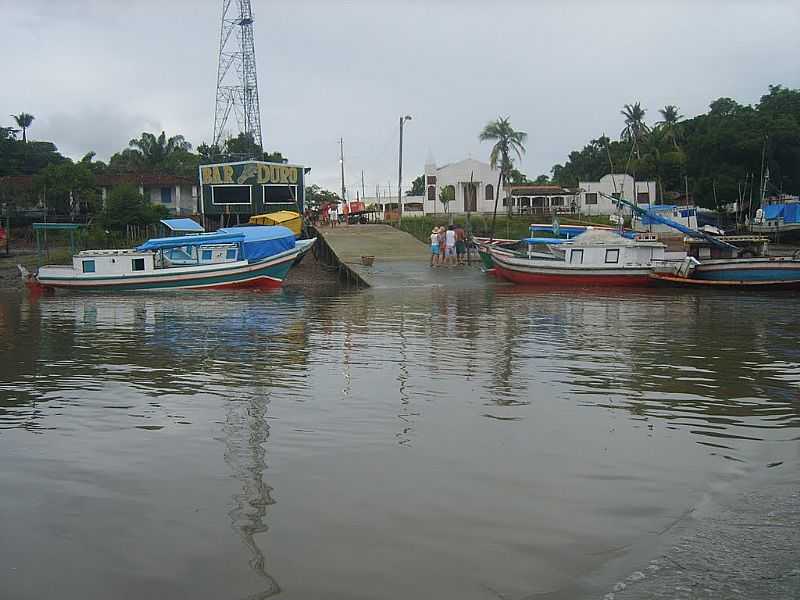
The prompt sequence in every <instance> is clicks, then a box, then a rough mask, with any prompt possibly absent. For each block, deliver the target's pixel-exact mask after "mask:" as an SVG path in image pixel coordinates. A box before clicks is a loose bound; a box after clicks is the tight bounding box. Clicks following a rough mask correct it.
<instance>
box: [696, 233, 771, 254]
mask: <svg viewBox="0 0 800 600" xmlns="http://www.w3.org/2000/svg"><path fill="white" fill-rule="evenodd" d="M717 239H718V240H720V241H722V242H726V243H727V244H730V245H731V246H732V247H724V246H721V245H717V244H713V243H712V242H710V241H707V240H702V239H695V238H686V239H685V240H684V242H685V243H686V254H687V256H691V257H692V258H696V259H697V260H716V259H724V258H754V257H758V256H767V254H768V244H769V238H767V237H764V236H761V235H721V236H718V237H717Z"/></svg>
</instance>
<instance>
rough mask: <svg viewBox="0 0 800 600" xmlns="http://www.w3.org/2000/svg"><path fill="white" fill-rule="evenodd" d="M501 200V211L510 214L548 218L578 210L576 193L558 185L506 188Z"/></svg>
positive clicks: (528, 185) (526, 185) (524, 185)
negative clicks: (506, 190) (505, 193)
mask: <svg viewBox="0 0 800 600" xmlns="http://www.w3.org/2000/svg"><path fill="white" fill-rule="evenodd" d="M507 189H508V193H507V197H505V198H503V202H502V206H503V211H508V209H509V205H510V208H511V213H512V214H520V215H540V216H549V215H552V214H554V213H555V214H570V213H575V212H577V210H578V191H577V190H571V189H568V188H565V187H562V186H560V185H553V184H547V185H539V184H523V185H511V186H508V188H507Z"/></svg>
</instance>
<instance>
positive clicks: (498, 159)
mask: <svg viewBox="0 0 800 600" xmlns="http://www.w3.org/2000/svg"><path fill="white" fill-rule="evenodd" d="M478 139H480V141H482V142H495V144H494V146H492V152H491V154H489V162H490V164H491V166H492V168H493V169H496V168H497V167H498V165H499V167H500V174H499V176H498V178H497V193H496V194H495V196H494V213H493V214H492V238H494V223H495V219H496V218H497V200H498V198H499V197H500V190H502V189H503V182H504V181H505V180H507V179H508V177H509V175H510V174H511V171H512V169H513V168H514V160H513V159H512V158H511V153H512V152H513V153H515V154H516V155H517V158H519V159H522V155H523V154H525V142H526V141H527V139H528V134H527V133H525V132H524V131H515V130H514V128H513V127H512V126H511V122H510V118H509V117H498V118H497V120H496V121H491V122H490V123H487V125H486V127H484V128H483V131H481V133H480V135H479V136H478ZM509 210H511V206H510V205H509Z"/></svg>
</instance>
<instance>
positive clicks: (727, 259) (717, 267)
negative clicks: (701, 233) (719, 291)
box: [653, 235, 800, 289]
mask: <svg viewBox="0 0 800 600" xmlns="http://www.w3.org/2000/svg"><path fill="white" fill-rule="evenodd" d="M717 240H718V241H720V242H724V243H725V244H727V246H718V245H714V244H711V243H709V242H708V241H704V240H691V239H690V240H686V244H687V246H688V253H687V256H686V258H685V259H684V260H683V261H682V262H679V263H673V264H672V265H666V266H665V267H661V268H658V269H656V271H655V272H654V273H653V279H655V280H656V281H659V282H661V283H670V284H685V285H703V284H706V285H709V286H714V287H724V286H727V287H748V288H751V289H763V288H765V287H796V286H797V285H798V284H800V257H798V256H797V255H795V256H769V249H768V239H767V238H766V237H763V236H756V235H737V236H720V237H718V238H717ZM796 254H797V253H796Z"/></svg>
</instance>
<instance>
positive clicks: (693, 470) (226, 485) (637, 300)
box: [0, 286, 800, 598]
mask: <svg viewBox="0 0 800 600" xmlns="http://www.w3.org/2000/svg"><path fill="white" fill-rule="evenodd" d="M794 303H795V301H794V299H793V298H792V297H791V296H789V295H766V296H758V295H748V294H720V293H698V292H694V291H692V292H665V291H657V290H656V291H647V290H645V291H637V292H624V293H623V292H620V291H605V290H603V291H580V290H563V291H562V290H549V291H532V290H523V289H520V288H509V287H492V286H487V287H485V288H474V289H453V290H448V289H446V288H445V287H434V288H430V289H418V290H404V291H401V292H398V291H392V290H383V291H379V290H376V291H367V292H361V293H342V294H339V295H330V294H327V295H326V294H321V295H314V294H310V295H304V294H303V293H299V292H293V293H290V292H282V293H277V294H263V295H251V294H241V295H236V294H233V295H225V294H208V295H205V294H198V295H196V296H193V297H189V298H187V297H179V296H170V295H152V296H119V297H104V296H86V297H83V296H58V297H55V298H43V299H41V300H40V301H38V302H31V301H29V300H27V299H26V298H22V297H18V296H15V295H8V296H6V297H3V298H0V453H2V454H3V455H4V456H6V465H7V469H6V472H5V473H4V474H2V475H0V485H3V486H4V489H14V490H15V491H14V493H13V494H12V495H11V496H10V497H9V498H7V499H5V500H3V499H0V509H6V512H7V514H8V511H17V512H19V513H20V514H21V516H20V518H19V527H20V531H26V532H27V533H25V534H24V536H23V537H24V538H25V537H27V540H25V541H24V543H21V544H20V549H19V550H18V552H17V556H18V557H19V556H23V557H24V559H25V560H27V561H32V562H35V561H38V560H40V559H41V556H42V554H43V553H44V550H43V548H44V546H42V545H41V544H40V543H39V542H38V541H37V540H38V539H39V537H38V536H39V535H40V533H41V536H43V537H44V538H46V537H47V535H49V534H48V533H47V532H48V531H50V530H51V529H59V531H61V530H63V528H64V527H65V525H63V524H59V521H60V516H59V513H58V511H56V512H54V513H52V514H51V513H48V514H47V515H43V514H42V513H41V511H37V510H35V508H32V509H30V510H29V511H28V512H20V510H21V509H19V506H23V505H28V504H31V502H33V500H34V499H35V498H37V497H41V495H42V494H44V493H49V490H50V488H51V483H50V481H51V480H50V477H51V476H50V475H48V473H50V467H49V466H47V465H49V464H50V462H51V461H54V460H57V461H60V462H62V463H63V464H64V465H66V466H67V467H70V468H72V467H74V468H77V467H80V468H81V469H84V470H85V471H86V473H88V475H81V476H80V481H81V485H96V486H99V487H100V488H105V487H107V486H111V485H113V486H117V487H118V486H119V485H120V484H117V483H113V484H112V483H110V481H111V478H114V480H116V478H119V477H121V478H123V479H124V481H126V482H127V484H126V485H130V486H132V488H135V487H136V486H137V485H140V486H141V487H142V488H143V490H147V492H146V493H145V491H140V492H130V493H125V494H124V495H122V496H119V497H118V498H117V500H114V501H112V502H111V504H110V505H108V506H114V507H116V506H120V507H123V506H124V508H119V511H120V514H118V515H116V516H115V519H124V520H133V521H135V522H136V523H138V524H139V525H140V526H141V529H142V533H141V534H136V535H135V534H134V533H133V532H131V533H129V534H125V535H124V536H123V538H122V539H118V536H120V535H123V534H121V533H117V534H115V535H106V534H107V533H108V532H110V531H113V525H112V520H109V521H108V522H103V521H98V522H97V523H96V524H93V525H92V528H95V527H96V528H99V529H100V530H101V531H103V532H105V533H104V534H103V535H105V536H106V537H104V538H101V537H97V536H94V535H92V536H90V539H91V540H92V544H97V545H98V552H99V553H100V556H101V557H102V555H103V549H104V544H105V543H107V544H109V545H112V544H113V545H117V544H122V545H129V546H130V547H131V548H132V554H137V553H138V554H147V553H148V552H149V551H150V550H151V548H152V543H153V542H152V541H150V540H151V539H155V538H156V537H158V536H159V535H162V534H163V535H167V536H172V537H174V539H175V542H174V543H175V548H174V552H171V551H169V550H168V549H167V550H162V551H161V552H162V554H163V557H162V562H163V563H164V568H165V569H168V570H169V571H170V574H169V575H164V580H163V581H162V582H161V586H165V585H168V584H169V585H173V586H174V589H175V593H176V595H185V592H186V591H187V590H189V589H190V588H191V589H192V590H193V591H194V593H195V595H196V597H231V598H241V597H248V598H266V597H270V596H274V595H279V596H280V597H284V595H286V597H313V596H319V595H322V594H323V593H324V594H326V595H327V596H328V597H342V598H345V597H354V596H359V595H360V596H365V597H384V598H395V597H397V598H399V597H405V595H408V594H409V593H413V592H415V591H419V590H421V589H424V590H425V593H426V595H437V594H438V595H445V596H453V597H455V596H457V597H461V598H472V597H475V598H479V597H484V596H485V594H486V590H494V591H495V592H496V593H497V594H502V595H509V596H514V595H524V594H531V593H543V592H546V591H552V590H556V589H562V588H564V586H566V585H568V584H569V583H570V581H572V580H573V579H574V578H575V577H577V576H579V575H581V574H583V573H585V572H587V571H588V570H590V569H592V568H596V567H597V566H598V565H599V564H600V563H602V562H603V560H605V557H606V556H608V555H609V553H611V552H614V549H615V548H619V547H624V546H626V545H628V544H629V543H631V542H632V541H633V540H636V539H638V538H640V537H641V536H643V535H646V534H648V533H649V532H652V531H660V530H662V529H663V528H664V524H665V523H670V522H673V521H674V519H675V518H676V516H679V515H681V514H684V513H685V511H686V510H687V506H691V505H692V504H693V503H696V502H697V501H698V500H699V499H700V498H701V497H702V496H703V495H704V494H707V493H709V491H710V490H711V489H712V486H713V485H714V482H715V481H716V482H719V481H732V480H733V479H735V478H736V477H742V476H743V475H745V474H747V473H750V472H754V471H761V470H763V469H764V468H766V467H765V465H767V464H775V463H777V462H779V461H780V460H782V459H783V458H785V457H786V455H787V454H788V455H791V452H793V451H794V449H795V446H796V444H794V446H793V445H792V443H791V442H793V441H794V442H796V440H797V439H798V435H797V428H798V426H799V425H800V414H799V413H800V400H798V398H799V397H800V396H799V395H798V390H799V389H800V347H798V346H797V344H796V340H797V339H798V337H797V336H798V333H800V331H799V329H800V326H799V325H798V324H797V322H796V321H795V320H793V318H792V315H793V314H794V311H795V309H794ZM134 432H139V433H138V435H137V434H135V433H134ZM142 436H147V437H146V438H142ZM143 439H146V440H147V441H146V442H142V440H143ZM687 442H695V443H694V444H691V443H687ZM787 442H789V443H788V444H787ZM98 449H104V450H98ZM109 453H110V454H113V455H115V456H116V455H117V454H118V455H119V456H120V457H121V458H120V459H119V460H117V461H116V462H114V461H113V460H112V458H110V457H109V456H108V454H109ZM267 456H269V457H270V458H269V465H268V461H267ZM156 457H159V458H158V459H157V460H156ZM48 461H50V462H48ZM154 461H155V463H154ZM154 464H157V466H153V465H154ZM147 465H151V466H147ZM154 469H155V471H156V472H158V473H161V471H162V470H163V475H159V476H158V477H156V476H155V475H154V474H153V472H154ZM268 469H269V470H268ZM267 473H269V477H267ZM153 478H155V479H153ZM170 479H173V481H171V480H170ZM93 482H94V483H93ZM5 486H11V487H5ZM76 486H77V483H75V482H73V483H70V484H69V485H66V484H65V485H64V486H62V488H59V489H60V491H59V498H61V499H62V501H64V502H67V504H68V505H70V504H76V503H77V504H78V505H79V504H80V503H81V502H83V501H84V500H82V499H83V498H84V497H85V496H86V494H87V493H88V492H86V491H80V489H79V488H78V487H76ZM172 486H181V489H186V490H190V492H187V493H186V495H183V496H180V498H182V500H180V501H179V504H181V505H185V506H182V507H181V508H180V509H179V508H178V506H177V505H175V507H174V509H173V508H171V507H172V506H173V505H172V504H171V503H172V502H176V501H177V500H176V498H178V496H175V495H174V494H173V492H171V491H170V490H171V489H172ZM94 493H95V492H91V493H90V495H91V494H94ZM114 493H115V494H118V492H114ZM114 497H117V496H114ZM3 502H6V503H7V505H4V504H3ZM17 503H18V504H17ZM194 504H200V505H202V506H198V507H197V508H195V509H194V512H193V511H189V510H187V509H186V507H189V506H193V505H194ZM206 504H207V506H206ZM69 510H71V509H69ZM0 512H2V511H0ZM161 512H163V513H164V514H163V517H160V518H161V520H160V521H158V523H157V524H156V523H155V522H153V523H150V520H151V516H150V514H152V513H159V514H160V513H161ZM70 514H71V513H70ZM179 514H180V515H182V516H181V517H180V518H178V515H179ZM25 515H27V519H29V520H26V517H25ZM195 515H196V516H195ZM222 515H227V516H226V517H225V519H221V518H220V517H221V516H222ZM80 523H81V522H80V521H78V524H76V525H74V527H77V529H75V530H68V531H66V532H65V533H64V535H65V536H66V537H64V536H62V537H61V538H59V539H61V540H62V542H61V543H62V544H64V548H65V551H69V550H70V549H73V550H74V549H76V548H79V547H81V546H80V544H79V543H77V542H75V543H76V544H77V545H76V546H75V547H74V548H73V547H71V546H70V544H71V543H72V542H69V540H70V539H79V538H80V537H81V535H83V534H82V533H81V532H80V530H81V525H80ZM230 527H232V528H233V531H234V533H235V535H236V536H237V539H238V541H237V542H236V544H238V546H237V545H236V544H234V540H233V539H231V538H230V537H229V535H228V533H226V531H225V528H230ZM92 530H93V531H94V529H92ZM195 530H196V531H198V534H197V535H198V536H199V537H195V536H193V535H191V532H192V531H195ZM229 531H230V530H229V529H228V532H229ZM184 536H187V537H184ZM102 539H107V540H109V541H108V542H102V541H101V540H102ZM64 540H66V541H64ZM211 540H215V543H211V542H210V541H211ZM41 543H42V544H43V543H44V542H41ZM109 547H110V546H109ZM237 548H238V549H237ZM5 552H10V551H8V550H7V549H5ZM8 559H9V555H7V554H6V553H4V548H3V546H2V545H0V560H8ZM76 560H77V561H78V563H79V564H78V571H79V572H85V573H86V574H87V577H90V576H91V575H90V574H92V573H98V572H101V573H104V574H105V576H106V577H108V578H110V579H109V582H108V584H107V585H108V586H109V587H108V588H106V589H105V590H104V591H105V595H107V592H108V591H109V590H112V591H118V590H120V589H127V590H130V591H131V593H135V592H136V591H137V590H139V592H146V590H147V589H149V588H148V585H149V583H148V581H147V577H145V576H144V574H143V573H144V572H145V571H141V570H138V568H134V566H133V565H132V564H131V565H130V566H129V567H127V568H126V567H125V566H124V564H127V563H123V566H122V567H120V566H118V564H117V563H112V562H111V559H110V558H109V561H108V562H107V563H104V561H103V559H102V558H99V559H97V558H95V559H94V560H98V561H99V562H97V563H90V562H85V563H84V562H81V559H80V558H79V557H78V558H76ZM86 560H87V561H88V560H89V559H88V558H87V559H86ZM128 560H133V559H128ZM242 565H246V567H247V569H248V572H249V573H250V576H249V577H248V576H245V575H243V574H242V572H241V567H242ZM564 565H569V566H568V567H565V566H564ZM37 581H39V580H37V579H35V578H34V579H31V580H29V581H28V580H26V581H25V582H23V581H22V580H21V579H20V580H16V579H15V578H14V577H12V580H11V583H10V585H11V588H10V589H11V590H12V592H14V591H16V592H19V593H18V594H17V595H20V596H22V595H23V593H28V594H31V595H36V594H38V595H42V594H44V595H46V593H45V592H44V591H43V590H45V589H46V588H45V587H40V588H39V587H37V585H42V586H46V585H47V577H46V576H45V577H43V578H41V580H40V581H39V583H38V584H37ZM165 582H166V583H165ZM188 582H192V583H191V584H189V583H188ZM279 582H280V583H279ZM82 585H85V584H82ZM215 585H216V586H219V590H216V591H215V588H214V586H215ZM30 586H32V587H30ZM162 589H163V587H162ZM220 594H222V595H220ZM12 595H13V594H12ZM63 597H65V598H70V597H87V598H91V597H98V598H99V597H104V594H102V593H100V592H98V591H93V590H91V589H84V588H81V587H80V585H78V584H75V585H74V586H73V587H70V586H69V585H67V586H66V587H65V589H64V595H63Z"/></svg>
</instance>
